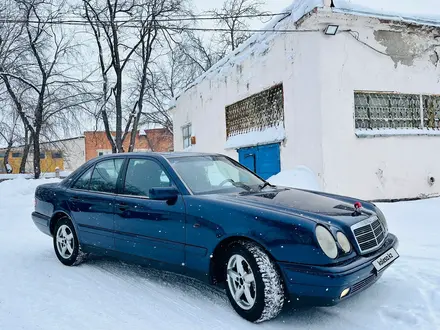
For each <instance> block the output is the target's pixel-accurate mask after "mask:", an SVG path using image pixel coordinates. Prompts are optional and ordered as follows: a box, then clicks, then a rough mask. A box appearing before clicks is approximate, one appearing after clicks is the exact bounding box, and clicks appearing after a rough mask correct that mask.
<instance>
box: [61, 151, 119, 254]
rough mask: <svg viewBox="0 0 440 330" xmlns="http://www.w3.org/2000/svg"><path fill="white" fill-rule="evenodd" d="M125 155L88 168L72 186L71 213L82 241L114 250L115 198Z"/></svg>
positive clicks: (70, 191) (82, 242)
mask: <svg viewBox="0 0 440 330" xmlns="http://www.w3.org/2000/svg"><path fill="white" fill-rule="evenodd" d="M124 160H125V159H124V158H111V159H104V160H102V161H100V162H98V163H96V164H95V165H94V166H92V167H91V168H89V169H88V170H87V171H85V172H84V173H83V174H82V175H81V176H80V177H79V179H78V180H76V181H75V182H74V183H73V184H72V186H71V188H70V189H69V199H68V203H69V208H70V210H71V216H72V218H73V220H74V221H75V223H76V224H77V226H78V228H79V236H80V241H81V244H84V245H89V246H91V247H95V248H103V249H109V250H113V249H114V248H115V244H114V234H113V231H114V214H113V213H114V201H115V192H116V186H117V181H118V179H119V178H120V174H121V169H122V165H123V163H124Z"/></svg>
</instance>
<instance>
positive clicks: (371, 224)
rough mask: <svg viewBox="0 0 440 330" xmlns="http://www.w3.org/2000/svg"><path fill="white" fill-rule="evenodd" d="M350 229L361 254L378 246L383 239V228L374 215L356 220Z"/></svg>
mask: <svg viewBox="0 0 440 330" xmlns="http://www.w3.org/2000/svg"><path fill="white" fill-rule="evenodd" d="M351 230H352V231H353V234H354V237H355V238H356V243H357V244H358V247H359V249H360V250H361V252H362V253H363V254H364V253H368V252H371V251H373V250H375V249H376V248H378V247H380V246H381V245H382V243H383V241H384V240H385V231H384V228H383V226H382V224H381V223H380V221H379V219H378V218H377V217H376V216H373V217H370V218H368V219H366V220H364V221H361V222H358V223H357V224H355V225H353V226H352V227H351Z"/></svg>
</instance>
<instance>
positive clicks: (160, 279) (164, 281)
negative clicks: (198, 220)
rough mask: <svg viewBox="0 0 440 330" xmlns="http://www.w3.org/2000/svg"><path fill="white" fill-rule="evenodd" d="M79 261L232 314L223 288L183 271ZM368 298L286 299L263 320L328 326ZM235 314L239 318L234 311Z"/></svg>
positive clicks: (100, 259)
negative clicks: (333, 301) (332, 301)
mask: <svg viewBox="0 0 440 330" xmlns="http://www.w3.org/2000/svg"><path fill="white" fill-rule="evenodd" d="M83 265H85V266H91V267H93V268H95V269H98V270H99V271H101V272H103V273H107V274H109V275H111V276H115V277H117V278H118V279H120V280H123V281H125V282H128V283H131V284H133V285H139V287H140V289H142V288H145V285H144V284H145V283H148V285H154V286H157V285H159V286H161V287H162V288H169V289H171V290H172V291H173V294H175V295H177V296H178V297H183V298H184V297H188V296H190V297H192V298H193V299H200V305H205V306H206V300H208V301H209V302H210V303H213V304H215V305H216V306H220V307H222V308H225V309H228V310H229V311H230V313H231V314H234V315H235V312H234V310H233V309H232V307H231V306H230V304H229V301H228V298H227V296H226V293H225V291H224V290H223V289H221V288H218V287H214V286H211V285H208V284H206V283H204V282H202V281H199V280H196V279H193V278H189V277H186V276H184V275H179V274H174V273H170V272H166V271H162V270H157V269H154V268H150V267H147V266H140V265H135V264H131V263H126V262H123V261H120V260H116V259H113V258H110V257H105V256H95V255H90V256H89V257H88V258H87V260H86V261H85V263H84V264H83ZM369 290H372V291H373V295H377V293H378V291H377V290H375V289H374V287H372V288H370V289H369ZM371 298H372V295H371V294H369V295H364V296H363V295H362V294H360V295H356V296H354V297H351V298H350V299H348V300H346V301H343V302H341V303H340V304H338V305H337V306H333V307H309V306H308V307H303V306H300V305H299V304H298V303H297V302H291V301H289V302H287V303H286V304H285V306H284V308H283V311H282V312H281V314H280V315H279V316H278V317H277V318H276V319H275V320H272V321H270V322H268V323H265V324H270V325H272V324H273V325H274V326H275V327H278V326H280V325H281V324H283V325H288V326H289V328H290V327H292V326H293V327H298V328H300V329H302V328H310V327H313V328H326V327H328V326H329V323H330V324H332V323H334V324H335V325H336V324H338V323H339V322H340V319H341V318H344V319H345V317H344V313H347V312H350V311H353V310H355V309H356V308H357V307H362V306H365V305H369V306H370V307H371ZM378 298H379V297H375V299H378ZM361 309H362V308H361ZM236 316H237V318H238V319H239V317H238V315H236ZM349 323H350V322H349V321H348V324H347V325H349ZM269 328H271V326H269Z"/></svg>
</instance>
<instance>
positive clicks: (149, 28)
mask: <svg viewBox="0 0 440 330" xmlns="http://www.w3.org/2000/svg"><path fill="white" fill-rule="evenodd" d="M83 5H84V16H85V18H86V19H87V21H88V23H89V25H90V27H91V29H92V32H93V35H94V38H95V42H96V46H97V48H98V62H99V66H100V74H101V79H102V81H103V84H102V93H101V94H102V95H101V99H100V100H101V102H100V107H99V111H98V116H99V117H100V118H102V121H103V124H104V129H105V131H106V136H107V139H108V140H109V142H110V144H111V146H112V150H113V152H124V151H125V150H124V141H125V140H126V138H127V136H128V135H129V136H130V142H129V147H128V150H129V151H131V150H133V149H134V147H135V141H136V134H137V129H138V125H139V122H140V118H141V114H142V112H143V110H144V99H145V95H146V90H147V88H149V84H148V75H149V72H150V69H149V67H150V65H151V60H152V56H153V54H154V53H155V52H157V50H156V48H161V47H162V43H164V42H165V41H167V40H169V39H172V31H173V30H175V29H176V28H177V25H178V24H179V23H176V22H173V21H172V20H169V19H170V18H171V17H172V16H173V15H176V14H181V13H182V11H183V8H184V6H183V5H184V1H183V0H130V1H128V0H126V1H120V0H106V1H105V2H103V1H98V0H83ZM121 17H123V18H124V19H123V20H121V19H120V18H121ZM110 98H112V99H113V103H114V111H113V112H110V111H109V110H108V107H107V105H108V102H109V101H110ZM111 127H114V131H115V138H113V137H112V135H111V133H112V131H113V130H112V129H111Z"/></svg>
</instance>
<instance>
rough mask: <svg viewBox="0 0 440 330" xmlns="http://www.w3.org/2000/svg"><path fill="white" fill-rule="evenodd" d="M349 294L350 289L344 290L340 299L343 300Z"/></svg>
mask: <svg viewBox="0 0 440 330" xmlns="http://www.w3.org/2000/svg"><path fill="white" fill-rule="evenodd" d="M349 292H350V288H347V289H345V290H344V291H342V293H341V299H342V298H344V297H345V296H346V295H348V293H349Z"/></svg>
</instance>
